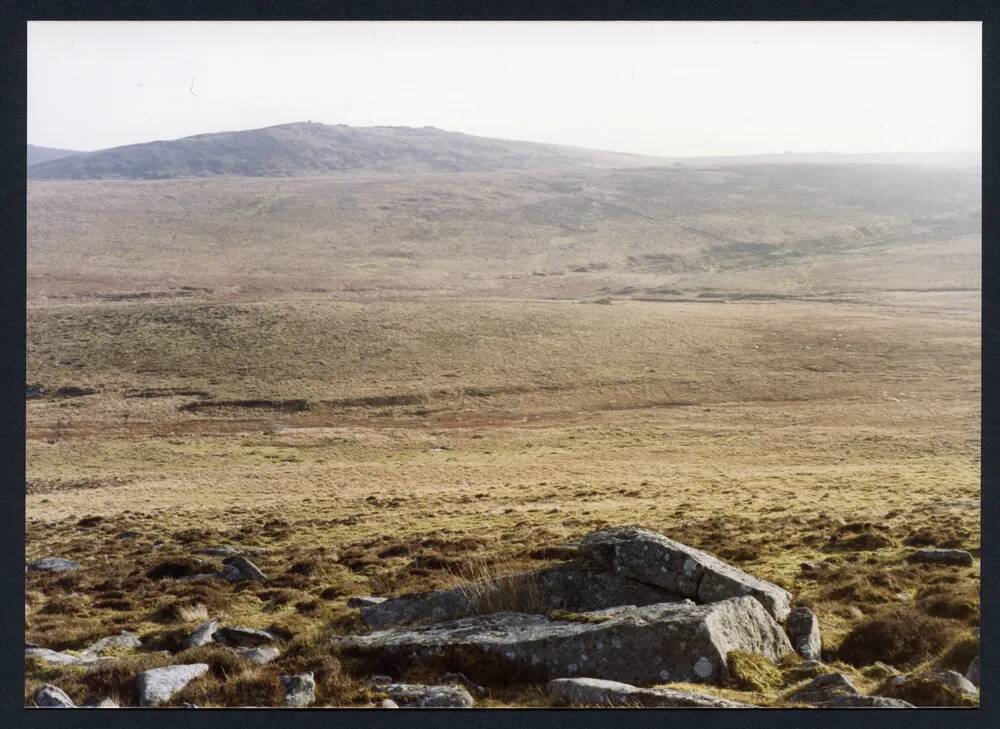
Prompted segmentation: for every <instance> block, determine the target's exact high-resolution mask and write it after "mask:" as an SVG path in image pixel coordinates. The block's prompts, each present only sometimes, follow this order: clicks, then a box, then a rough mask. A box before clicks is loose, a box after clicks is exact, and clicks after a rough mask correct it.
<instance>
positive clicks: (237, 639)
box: [213, 625, 278, 648]
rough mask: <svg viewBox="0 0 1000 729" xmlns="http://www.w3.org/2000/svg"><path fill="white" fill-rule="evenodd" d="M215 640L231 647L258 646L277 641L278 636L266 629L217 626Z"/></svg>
mask: <svg viewBox="0 0 1000 729" xmlns="http://www.w3.org/2000/svg"><path fill="white" fill-rule="evenodd" d="M213 640H214V641H215V642H216V643H222V644H224V645H227V646H230V647H231V648H256V647H257V646H262V645H270V644H272V643H277V642H278V636H276V635H274V633H269V632H267V631H266V630H257V629H256V628H244V627H243V626H240V625H233V626H226V627H220V628H216V630H215V633H214V635H213Z"/></svg>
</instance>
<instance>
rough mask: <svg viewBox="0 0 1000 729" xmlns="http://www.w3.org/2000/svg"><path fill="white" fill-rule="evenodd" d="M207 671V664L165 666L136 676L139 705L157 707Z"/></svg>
mask: <svg viewBox="0 0 1000 729" xmlns="http://www.w3.org/2000/svg"><path fill="white" fill-rule="evenodd" d="M207 671H208V664H207V663H191V664H187V665H180V666H165V667H163V668H152V669H150V670H148V671H143V672H142V673H140V674H139V675H138V676H136V688H137V689H138V692H139V704H140V705H141V706H156V705H157V704H160V703H163V702H164V701H167V700H168V699H169V698H170V697H171V696H173V695H174V694H176V693H177V692H178V691H180V690H181V689H182V688H184V687H185V686H187V685H188V684H189V683H191V682H192V681H193V680H194V679H196V678H198V677H199V676H201V675H203V674H204V673H206V672H207Z"/></svg>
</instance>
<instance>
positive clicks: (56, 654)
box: [24, 647, 111, 666]
mask: <svg viewBox="0 0 1000 729" xmlns="http://www.w3.org/2000/svg"><path fill="white" fill-rule="evenodd" d="M24 657H25V658H26V659H27V658H37V659H39V660H42V661H45V662H46V663H52V664H54V665H57V666H76V665H81V664H85V663H97V662H98V661H107V660H111V659H108V658H99V657H97V656H95V655H91V654H87V653H82V654H80V655H76V654H73V653H65V652H61V651H54V650H51V649H49V648H34V647H32V648H25V649H24Z"/></svg>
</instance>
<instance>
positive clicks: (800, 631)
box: [785, 607, 822, 660]
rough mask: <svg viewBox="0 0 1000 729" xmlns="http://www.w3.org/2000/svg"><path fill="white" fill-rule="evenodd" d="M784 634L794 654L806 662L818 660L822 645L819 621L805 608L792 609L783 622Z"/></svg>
mask: <svg viewBox="0 0 1000 729" xmlns="http://www.w3.org/2000/svg"><path fill="white" fill-rule="evenodd" d="M785 632H786V633H788V639H789V640H790V641H791V643H792V647H793V648H794V649H795V652H796V653H798V654H799V655H800V656H802V657H803V658H805V659H807V660H819V657H820V650H821V647H822V643H821V640H820V634H819V619H818V618H817V617H816V614H815V613H814V612H813V611H812V610H810V609H809V608H807V607H797V608H794V609H793V610H792V611H791V612H790V613H788V618H787V619H786V620H785Z"/></svg>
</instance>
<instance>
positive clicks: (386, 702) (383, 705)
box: [376, 699, 399, 709]
mask: <svg viewBox="0 0 1000 729" xmlns="http://www.w3.org/2000/svg"><path fill="white" fill-rule="evenodd" d="M376 706H378V708H380V709H398V708H399V704H397V703H396V702H395V701H393V700H392V699H382V700H381V701H379V702H378V704H376Z"/></svg>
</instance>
